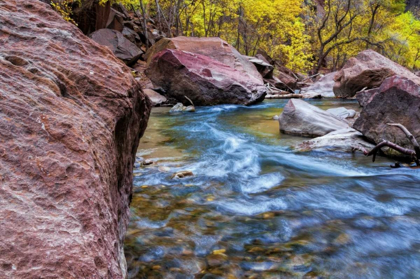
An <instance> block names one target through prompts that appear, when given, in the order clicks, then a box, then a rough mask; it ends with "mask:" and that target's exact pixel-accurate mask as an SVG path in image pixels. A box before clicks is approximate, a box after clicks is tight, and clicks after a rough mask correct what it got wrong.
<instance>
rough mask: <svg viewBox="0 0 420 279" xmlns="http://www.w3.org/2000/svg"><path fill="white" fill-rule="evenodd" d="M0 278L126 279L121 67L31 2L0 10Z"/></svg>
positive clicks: (137, 112) (131, 138)
mask: <svg viewBox="0 0 420 279" xmlns="http://www.w3.org/2000/svg"><path fill="white" fill-rule="evenodd" d="M0 22H1V25H0V30H1V31H0V32H1V35H0V135H1V141H0V189H1V191H0V236H1V241H0V255H1V256H0V274H1V275H0V277H1V278H126V262H125V257H124V249H123V247H124V245H123V243H124V236H125V233H126V228H127V224H128V219H129V213H130V210H129V204H130V200H131V190H132V181H133V164H134V161H135V154H134V153H133V152H135V150H137V146H138V143H139V138H140V137H141V136H142V134H143V132H144V130H145V128H146V125H147V120H148V115H149V112H150V103H149V101H148V99H147V97H146V96H145V95H144V94H143V93H142V92H141V88H140V85H139V84H138V83H137V82H136V81H135V80H134V79H133V77H132V75H131V72H130V69H129V68H127V67H126V66H125V65H124V64H123V63H121V62H120V61H119V60H118V59H116V58H115V56H114V55H113V54H112V52H111V51H110V50H109V49H108V48H106V47H103V46H100V45H98V44H97V43H94V42H93V41H92V40H91V39H89V38H88V37H86V36H85V35H83V33H82V32H81V31H80V30H79V29H78V28H77V27H76V26H75V25H73V24H71V23H68V22H66V21H65V20H63V19H62V17H61V16H60V15H59V14H58V13H57V12H55V11H53V10H52V9H51V7H50V6H49V5H47V4H45V3H42V2H41V1H38V0H27V1H16V0H2V1H0Z"/></svg>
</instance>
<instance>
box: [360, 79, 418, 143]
mask: <svg viewBox="0 0 420 279" xmlns="http://www.w3.org/2000/svg"><path fill="white" fill-rule="evenodd" d="M419 108H420V86H419V85H417V84H415V83H414V82H413V81H411V80H408V79H406V78H404V77H400V76H392V77H390V78H388V79H386V80H385V81H384V82H383V83H382V85H381V87H379V89H378V91H377V92H376V94H374V95H373V96H371V98H370V100H369V101H368V102H367V104H366V105H365V106H364V108H363V111H362V113H361V114H360V117H359V118H358V119H357V120H356V122H355V123H354V125H353V127H354V128H355V129H356V130H358V131H360V132H362V133H363V134H364V135H365V136H366V137H367V138H368V139H370V140H371V141H373V142H375V143H379V142H381V141H382V140H389V141H392V142H394V143H396V144H398V145H401V146H403V147H407V148H413V147H412V145H411V143H410V141H409V140H408V139H407V138H406V136H405V135H404V133H403V132H402V131H401V130H400V129H399V128H396V127H390V126H388V125H387V123H400V124H402V125H404V126H405V127H406V128H407V129H408V130H409V131H410V132H411V133H412V134H413V135H414V136H415V137H416V139H417V140H418V141H420V122H419V121H418V120H419V119H420V110H419Z"/></svg>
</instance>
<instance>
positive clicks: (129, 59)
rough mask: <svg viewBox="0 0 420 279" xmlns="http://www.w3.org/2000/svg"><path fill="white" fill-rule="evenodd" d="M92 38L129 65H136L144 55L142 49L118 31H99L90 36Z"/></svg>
mask: <svg viewBox="0 0 420 279" xmlns="http://www.w3.org/2000/svg"><path fill="white" fill-rule="evenodd" d="M90 37H91V38H92V39H93V40H94V41H95V42H97V43H98V44H100V45H103V46H107V47H109V49H110V50H111V51H112V52H113V53H114V54H115V56H116V57H117V58H119V59H121V60H123V61H124V62H125V63H126V64H127V65H134V63H136V61H137V60H138V59H139V58H140V57H141V55H142V54H143V51H142V50H141V49H139V48H138V47H137V46H136V45H135V44H133V43H132V42H130V41H129V40H128V39H127V38H125V37H124V35H123V34H122V33H121V32H119V31H117V30H111V29H99V30H98V31H95V32H93V33H92V34H90Z"/></svg>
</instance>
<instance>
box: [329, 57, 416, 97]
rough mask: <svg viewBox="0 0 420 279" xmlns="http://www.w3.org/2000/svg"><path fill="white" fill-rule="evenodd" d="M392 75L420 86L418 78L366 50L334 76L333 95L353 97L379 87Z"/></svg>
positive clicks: (386, 59) (349, 61) (401, 67)
mask: <svg viewBox="0 0 420 279" xmlns="http://www.w3.org/2000/svg"><path fill="white" fill-rule="evenodd" d="M393 75H400V76H402V77H406V78H408V79H411V80H412V81H413V82H415V83H416V84H420V77H418V76H416V75H415V74H413V73H412V72H411V71H409V70H408V69H406V68H404V67H403V66H401V65H399V64H397V63H395V62H393V61H391V60H389V59H388V58H386V57H384V56H382V55H380V54H379V53H377V52H375V51H373V50H371V49H368V50H364V51H362V52H360V53H359V54H358V55H357V56H356V57H352V58H350V59H349V60H348V61H347V62H346V64H345V65H344V67H343V69H341V70H340V71H339V72H338V73H337V75H336V76H335V84H334V94H335V96H337V97H340V98H349V97H353V96H354V95H355V94H356V92H358V91H360V90H362V89H363V88H366V89H371V88H375V87H379V86H380V85H381V84H382V82H383V81H384V80H385V79H386V78H388V77H390V76H393Z"/></svg>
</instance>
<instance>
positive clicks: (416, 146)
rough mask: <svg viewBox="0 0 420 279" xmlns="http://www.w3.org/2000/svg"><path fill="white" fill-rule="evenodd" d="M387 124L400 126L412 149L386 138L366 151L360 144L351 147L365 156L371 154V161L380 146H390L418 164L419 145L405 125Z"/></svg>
mask: <svg viewBox="0 0 420 279" xmlns="http://www.w3.org/2000/svg"><path fill="white" fill-rule="evenodd" d="M387 125H388V126H393V127H398V128H400V129H401V131H403V132H404V134H405V135H406V136H407V138H408V139H409V140H410V142H411V144H412V145H413V146H414V150H412V149H408V148H404V147H401V146H399V145H398V144H395V143H393V142H390V141H387V140H383V141H382V142H380V143H379V144H378V145H377V146H375V147H374V148H373V149H372V150H371V151H367V150H366V149H364V148H363V147H360V146H357V147H354V148H353V149H354V150H360V151H362V152H363V154H364V155H365V156H368V157H369V156H373V157H372V161H373V162H375V159H376V155H377V153H378V152H379V151H380V150H381V148H382V147H389V148H392V149H394V150H396V151H398V152H400V153H402V154H404V155H408V156H410V157H411V158H412V159H413V160H414V162H415V163H416V165H417V166H420V161H419V160H420V146H419V144H418V142H417V140H416V138H415V137H414V136H413V135H412V134H411V133H410V131H408V129H407V128H406V127H404V126H403V125H401V124H399V123H387Z"/></svg>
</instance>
